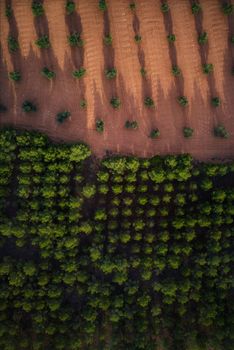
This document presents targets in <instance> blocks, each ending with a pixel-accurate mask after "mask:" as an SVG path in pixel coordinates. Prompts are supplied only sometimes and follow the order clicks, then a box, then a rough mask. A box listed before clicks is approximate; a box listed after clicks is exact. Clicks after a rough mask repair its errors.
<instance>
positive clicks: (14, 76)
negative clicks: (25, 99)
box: [9, 71, 21, 81]
mask: <svg viewBox="0 0 234 350" xmlns="http://www.w3.org/2000/svg"><path fill="white" fill-rule="evenodd" d="M9 78H10V79H11V80H13V81H20V79H21V74H20V72H18V71H14V72H10V73H9Z"/></svg>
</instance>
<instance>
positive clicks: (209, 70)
mask: <svg viewBox="0 0 234 350" xmlns="http://www.w3.org/2000/svg"><path fill="white" fill-rule="evenodd" d="M202 69H203V73H204V74H210V73H212V72H213V70H214V67H213V64H212V63H205V64H203V65H202Z"/></svg>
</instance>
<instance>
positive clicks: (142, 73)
mask: <svg viewBox="0 0 234 350" xmlns="http://www.w3.org/2000/svg"><path fill="white" fill-rule="evenodd" d="M140 73H141V75H142V77H143V78H145V77H146V74H147V72H146V70H145V68H143V67H142V68H141V69H140Z"/></svg>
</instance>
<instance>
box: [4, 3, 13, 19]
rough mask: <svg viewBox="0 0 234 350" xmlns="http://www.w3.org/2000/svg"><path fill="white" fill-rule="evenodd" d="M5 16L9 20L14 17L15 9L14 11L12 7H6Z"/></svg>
mask: <svg viewBox="0 0 234 350" xmlns="http://www.w3.org/2000/svg"><path fill="white" fill-rule="evenodd" d="M5 16H6V17H7V18H11V17H12V16H13V9H12V7H11V5H6V8H5Z"/></svg>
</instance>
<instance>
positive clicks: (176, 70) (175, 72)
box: [171, 66, 181, 77]
mask: <svg viewBox="0 0 234 350" xmlns="http://www.w3.org/2000/svg"><path fill="white" fill-rule="evenodd" d="M171 71H172V74H173V75H174V76H175V77H177V76H179V75H181V70H180V68H179V67H177V66H173V67H172V70H171Z"/></svg>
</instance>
